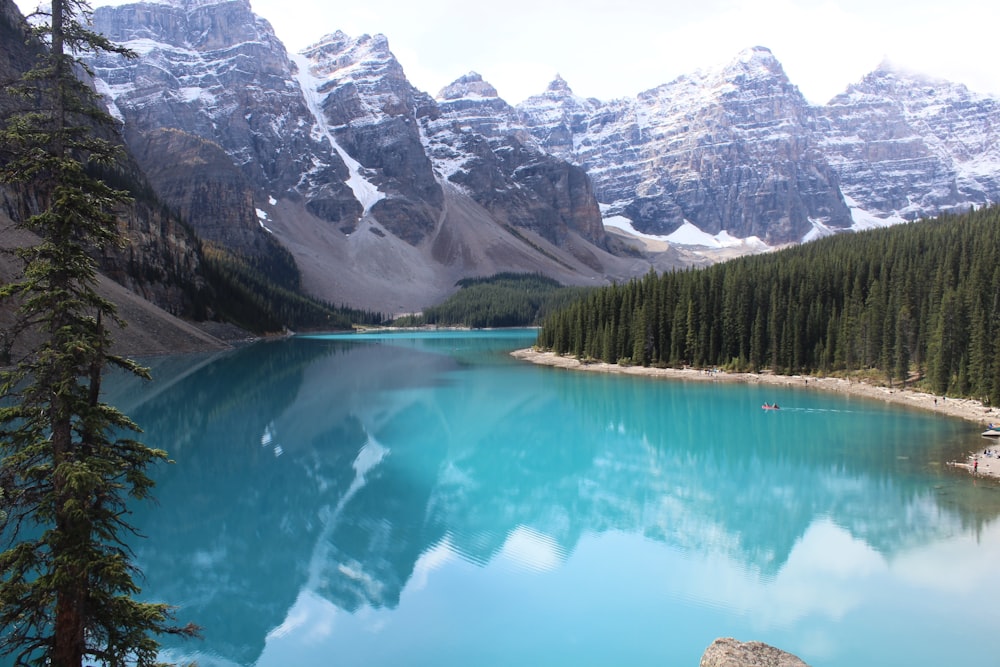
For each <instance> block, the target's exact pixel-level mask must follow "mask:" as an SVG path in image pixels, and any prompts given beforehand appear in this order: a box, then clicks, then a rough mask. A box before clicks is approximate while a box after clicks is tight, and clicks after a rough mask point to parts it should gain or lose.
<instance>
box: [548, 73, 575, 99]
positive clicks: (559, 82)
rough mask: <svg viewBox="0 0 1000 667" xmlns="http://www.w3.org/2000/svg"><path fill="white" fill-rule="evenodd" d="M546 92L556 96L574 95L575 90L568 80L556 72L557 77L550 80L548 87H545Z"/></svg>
mask: <svg viewBox="0 0 1000 667" xmlns="http://www.w3.org/2000/svg"><path fill="white" fill-rule="evenodd" d="M545 92H546V93H551V94H553V95H556V96H572V95H573V90H572V89H571V88H570V87H569V84H568V83H566V80H565V79H564V78H562V76H561V75H559V74H556V78H554V79H552V81H550V82H549V85H548V88H546V89H545Z"/></svg>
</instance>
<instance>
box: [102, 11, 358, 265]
mask: <svg viewBox="0 0 1000 667" xmlns="http://www.w3.org/2000/svg"><path fill="white" fill-rule="evenodd" d="M94 26H95V28H96V29H97V30H98V31H99V32H101V33H103V34H104V35H106V36H108V37H109V38H110V39H112V40H113V41H115V42H118V43H121V44H125V45H127V46H129V47H130V48H132V49H133V50H134V51H136V52H137V53H138V54H139V57H138V58H136V59H135V60H124V59H122V58H119V57H116V56H104V57H101V58H100V59H98V60H96V61H94V62H93V63H92V66H93V68H94V71H95V74H96V75H97V77H98V80H99V87H100V89H101V90H102V91H103V92H104V93H105V94H106V95H107V96H108V98H109V99H110V100H111V102H112V111H113V113H115V114H117V115H118V116H119V117H120V118H121V119H122V121H123V123H124V127H125V131H126V136H127V137H128V139H129V143H130V146H132V147H133V149H134V151H135V152H136V153H137V155H138V156H139V158H140V162H141V164H142V166H143V168H144V169H145V170H146V171H147V172H148V173H149V174H150V175H151V177H152V178H153V184H154V187H156V189H157V191H158V192H159V193H160V195H161V196H162V197H164V199H165V200H166V201H167V202H168V203H169V204H170V205H172V206H173V207H175V208H176V209H178V210H183V211H185V212H186V213H187V215H188V216H189V220H190V222H191V223H192V225H193V226H194V227H195V228H196V229H197V230H198V231H199V233H200V234H203V235H205V236H206V237H207V238H212V239H216V240H220V239H221V238H222V237H227V242H228V243H230V244H231V245H232V247H234V248H235V249H237V250H240V251H248V250H251V249H252V248H254V247H255V246H258V245H260V243H261V240H260V238H255V237H259V236H260V235H261V234H264V233H265V232H263V230H261V229H260V227H259V225H257V224H256V215H255V210H254V206H253V201H252V200H251V202H248V201H247V199H248V196H250V197H251V198H252V197H253V195H251V194H250V193H255V194H256V198H257V199H258V200H259V199H262V198H264V197H265V194H264V193H272V192H275V193H293V194H298V195H300V196H303V197H306V198H308V199H309V200H310V202H311V203H312V204H313V207H314V208H315V210H317V211H319V212H320V213H321V214H322V217H324V218H325V219H327V220H331V221H333V222H340V221H341V220H343V219H347V220H350V221H351V222H353V221H354V220H356V218H357V217H358V216H359V215H360V207H359V206H358V205H357V204H356V202H354V200H353V196H352V195H351V193H350V191H349V189H348V188H347V186H346V185H345V184H344V181H345V180H346V177H347V168H346V166H345V165H344V163H343V161H342V160H341V159H340V157H339V156H338V155H337V154H336V153H335V152H334V151H332V150H331V148H330V146H329V145H328V144H325V143H324V142H323V141H322V139H321V137H318V136H314V132H313V131H312V130H313V125H314V123H313V118H312V114H311V111H310V110H309V108H308V107H307V106H306V104H305V100H304V99H303V97H302V94H301V91H300V90H299V88H298V85H297V84H296V82H295V79H294V76H293V65H292V63H291V61H290V60H289V58H288V55H287V53H286V51H285V49H284V47H283V46H282V45H281V43H280V42H279V41H278V39H277V38H276V37H275V36H274V32H273V30H272V29H271V27H270V25H269V24H268V23H267V22H266V21H264V20H263V19H260V18H258V17H256V16H254V14H253V13H252V11H251V10H250V5H249V3H248V2H246V0H229V1H226V2H218V3H202V2H198V1H197V0H193V1H191V2H181V1H178V2H174V3H138V4H133V5H124V6H121V7H115V8H111V7H101V8H98V9H97V10H96V11H95V12H94ZM163 130H170V131H172V133H168V134H164V133H162V131H163ZM178 131H179V132H180V133H183V134H184V135H187V136H188V139H185V140H184V141H183V142H182V141H181V140H180V136H181V135H180V134H178ZM168 138H169V139H170V141H169V142H167V143H164V142H165V141H166V140H167V139H168ZM198 140H201V141H203V142H207V145H205V146H201V147H195V146H194V145H193V144H194V143H196V142H197V141H198ZM171 146H174V147H177V148H179V149H180V150H181V153H180V154H179V156H178V159H177V160H173V159H171V158H169V157H166V156H169V155H171V153H165V152H163V151H164V149H167V148H170V147H171ZM219 149H221V153H220V151H219ZM195 153H200V155H199V156H198V157H196V158H195V161H194V162H192V161H191V160H190V158H191V157H192V156H193V155H194V154H195ZM222 153H224V156H225V158H224V161H228V162H229V165H222V164H221V163H220V161H219V158H220V157H221V154H222ZM209 156H211V157H209ZM164 162H167V163H169V166H165V165H164ZM231 166H235V167H236V168H237V169H238V170H239V172H240V176H239V177H237V176H236V175H235V174H233V173H232V168H231ZM216 167H217V168H219V172H218V174H219V181H220V182H218V183H211V184H210V183H209V182H208V181H211V180H213V174H214V173H215V168H216ZM185 174H187V176H188V177H187V182H186V183H184V182H182V181H183V180H184V175H185ZM160 176H163V177H164V178H165V179H166V181H165V182H163V183H161V182H160V181H159V180H158V179H159V177H160ZM237 181H242V182H240V183H237ZM187 195H192V196H193V199H192V198H190V197H188V196H187ZM206 196H207V197H209V198H210V199H211V203H212V204H213V205H212V206H210V207H209V208H208V209H207V210H206V209H204V208H202V207H201V206H200V205H199V201H202V202H204V201H207V200H205V197H206ZM199 198H201V199H200V200H199ZM248 203H249V206H248ZM258 203H259V202H258ZM222 211H226V212H227V213H224V214H223V215H224V217H223V218H222V219H220V218H219V217H218V214H219V213H220V212H222ZM220 226H226V227H228V228H229V229H228V230H227V231H226V232H225V233H224V234H221V233H220V231H219V229H220Z"/></svg>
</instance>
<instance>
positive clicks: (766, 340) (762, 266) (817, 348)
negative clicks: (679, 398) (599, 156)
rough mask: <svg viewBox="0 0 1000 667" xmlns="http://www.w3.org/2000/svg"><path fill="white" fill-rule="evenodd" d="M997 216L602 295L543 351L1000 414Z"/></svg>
mask: <svg viewBox="0 0 1000 667" xmlns="http://www.w3.org/2000/svg"><path fill="white" fill-rule="evenodd" d="M998 258H1000V207H991V208H987V209H981V210H979V211H975V212H970V213H967V214H963V215H956V216H945V217H942V218H940V219H938V220H934V221H924V222H918V223H913V224H909V225H903V226H899V227H893V228H890V229H881V230H874V231H868V232H862V233H858V234H847V235H840V236H836V237H831V238H827V239H823V240H820V241H817V242H814V243H809V244H806V245H802V246H798V247H795V248H790V249H787V250H782V251H780V252H775V253H771V254H768V255H758V256H754V257H745V258H741V259H737V260H733V261H730V262H726V263H722V264H717V265H715V266H712V267H709V268H706V269H697V270H695V269H689V270H685V271H678V272H674V273H666V274H663V275H659V276H658V275H656V274H655V273H652V272H650V273H649V274H647V275H646V276H645V277H643V278H641V279H636V280H633V281H631V282H629V283H627V284H620V285H612V286H610V287H607V288H602V289H599V290H596V291H595V292H593V293H592V294H590V295H589V296H587V297H586V298H584V299H581V300H579V301H577V302H575V303H573V304H572V305H571V306H569V307H568V308H566V309H564V310H561V311H559V312H558V313H555V314H553V315H552V316H550V317H549V318H548V319H547V320H546V321H545V323H544V326H543V328H542V330H541V331H540V333H539V338H538V344H539V346H540V347H543V348H546V349H551V350H553V351H556V352H559V353H564V354H565V353H569V354H574V355H576V356H577V357H580V358H593V359H601V360H604V361H608V362H611V363H615V362H617V363H626V364H636V365H654V366H673V367H676V366H688V365H689V366H695V367H713V366H718V367H725V368H728V369H733V370H750V371H760V370H762V369H770V370H772V371H774V372H776V373H786V374H790V373H824V374H829V373H852V372H867V373H869V374H870V373H877V375H879V376H881V378H882V379H883V380H885V381H887V382H889V383H890V384H891V383H894V382H899V383H906V382H908V381H914V380H918V381H920V382H921V384H922V386H924V387H925V388H926V389H928V390H930V391H933V392H934V393H938V394H951V395H958V396H972V397H975V398H979V399H982V400H984V401H987V402H989V403H991V404H1000V261H998Z"/></svg>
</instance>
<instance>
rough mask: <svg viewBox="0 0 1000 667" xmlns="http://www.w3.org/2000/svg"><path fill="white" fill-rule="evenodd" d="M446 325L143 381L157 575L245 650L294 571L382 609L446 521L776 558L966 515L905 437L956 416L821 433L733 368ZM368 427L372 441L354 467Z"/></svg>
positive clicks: (239, 656) (856, 422)
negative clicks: (823, 534) (599, 354)
mask: <svg viewBox="0 0 1000 667" xmlns="http://www.w3.org/2000/svg"><path fill="white" fill-rule="evenodd" d="M459 345H460V343H458V342H455V341H449V342H448V343H442V342H440V341H432V342H430V343H419V344H412V345H411V344H405V343H402V342H401V343H400V344H389V345H386V344H378V343H372V344H350V343H343V342H338V341H315V340H314V341H301V340H291V341H283V342H278V343H273V344H267V345H259V346H253V347H251V348H247V349H245V350H241V351H239V352H237V353H234V354H229V355H224V356H222V357H221V358H218V359H216V360H214V361H212V362H211V363H209V364H207V365H205V366H204V367H202V368H200V369H198V370H197V371H195V372H191V373H188V374H186V375H185V374H184V373H177V377H178V378H179V379H178V380H177V381H176V382H173V383H172V384H170V385H169V388H167V389H163V388H159V389H158V395H157V396H156V398H155V401H150V402H148V403H142V401H141V400H138V399H137V400H136V401H135V402H136V405H137V406H138V407H137V408H136V409H135V410H133V411H132V412H131V414H132V415H133V416H134V417H135V419H136V420H137V421H138V423H140V424H141V425H142V426H143V427H144V428H146V430H147V434H148V435H147V438H146V440H147V441H148V442H149V443H150V444H152V445H155V446H160V447H164V448H165V449H167V450H168V451H170V452H171V454H172V456H173V457H174V458H176V459H178V460H179V463H178V465H176V466H171V467H168V468H166V469H165V470H163V472H162V475H160V484H159V486H158V488H157V490H156V495H157V497H158V498H159V499H160V505H159V506H158V507H156V508H153V509H149V508H140V511H141V512H143V513H147V512H148V514H147V515H146V516H140V518H139V521H138V523H139V524H140V525H142V526H144V527H145V530H146V532H147V533H149V534H150V535H151V538H152V539H151V540H149V541H148V542H140V543H139V544H138V550H139V552H138V553H139V560H140V566H141V567H142V569H143V570H144V571H145V572H146V573H147V576H148V581H147V586H146V588H147V590H148V591H149V593H150V596H151V597H153V598H155V599H162V600H167V601H172V602H178V603H182V604H184V610H183V614H184V617H183V618H182V619H181V620H187V619H188V617H189V616H190V618H191V619H192V620H194V621H196V622H198V623H201V624H202V625H204V626H205V630H206V635H207V643H208V645H210V646H211V651H212V652H216V653H219V654H222V655H225V656H227V657H228V658H230V659H233V660H235V661H237V662H239V663H241V664H249V663H251V662H253V661H254V660H255V659H256V657H257V656H258V655H259V654H260V651H261V649H262V647H263V643H264V640H265V637H266V634H267V632H269V631H270V630H271V629H273V628H274V627H276V626H278V625H279V624H280V623H281V622H282V621H283V620H285V614H286V612H287V611H288V609H290V608H291V607H292V605H293V603H294V601H295V599H296V596H297V595H298V594H299V592H300V591H301V590H302V589H303V588H305V587H309V588H311V589H312V590H314V592H316V593H318V594H320V595H322V596H323V597H325V598H327V599H328V600H330V601H332V602H333V603H334V604H336V605H337V606H338V607H340V608H342V609H345V610H348V611H353V610H356V609H359V608H361V607H363V606H366V605H367V606H372V607H383V606H388V607H392V606H395V605H396V604H398V601H399V598H400V594H401V592H402V590H403V588H404V587H405V585H406V583H407V581H408V579H409V578H410V577H411V576H412V573H413V570H414V566H415V564H416V563H417V561H418V559H419V557H420V556H421V554H423V553H425V552H426V551H427V550H429V549H430V548H432V547H433V546H435V545H437V544H439V543H440V542H441V541H442V540H447V541H448V544H449V545H450V546H451V547H452V548H453V549H455V550H456V551H457V552H458V553H460V554H461V555H462V556H463V557H465V558H467V559H469V560H470V561H473V562H479V563H485V562H488V561H489V560H491V559H492V558H493V557H495V556H496V555H497V554H498V553H499V552H500V551H501V549H502V548H503V547H504V544H505V542H506V541H507V540H508V538H510V536H511V535H514V534H515V533H516V532H517V531H518V530H519V528H522V527H527V528H531V529H534V530H536V531H538V532H540V533H544V534H545V535H547V536H548V537H550V538H552V539H553V540H555V541H556V542H557V543H558V545H557V549H556V550H557V552H558V553H560V554H567V553H571V552H572V551H573V549H574V548H575V546H576V544H577V543H578V541H579V539H580V537H581V536H582V535H584V534H587V533H599V532H602V531H607V530H620V531H627V532H632V533H638V534H643V535H646V536H648V537H649V538H651V539H655V540H658V541H661V542H663V543H665V544H668V545H670V546H671V547H675V548H680V549H684V550H689V551H691V552H693V553H706V554H725V555H727V556H728V557H730V558H732V559H733V560H735V561H737V562H740V563H744V564H745V565H746V567H747V568H748V569H749V570H750V571H755V572H758V573H759V574H761V575H763V576H773V575H774V574H776V573H777V572H778V571H779V570H780V568H781V567H782V565H783V564H784V562H785V561H786V560H787V558H788V555H789V553H790V552H791V550H792V548H793V546H794V545H795V543H796V542H797V541H798V540H799V539H800V538H801V537H802V535H803V534H804V533H805V531H806V530H807V529H808V528H809V526H810V525H811V524H812V523H814V522H815V521H817V520H818V519H819V518H821V517H823V518H828V519H829V520H830V521H832V522H834V523H836V524H837V525H840V526H842V527H844V528H846V529H847V530H849V531H850V532H851V533H852V534H853V535H855V536H857V537H859V538H861V539H864V540H865V541H867V542H868V543H869V544H871V545H872V546H873V547H875V548H877V549H879V550H881V551H883V552H884V553H892V552H894V551H898V550H900V549H902V548H904V547H907V546H911V545H914V544H920V543H923V542H926V541H928V540H931V539H934V538H936V537H938V536H939V535H940V534H942V532H945V531H951V530H953V528H954V525H953V524H956V523H959V522H960V521H961V520H962V518H963V517H967V516H969V512H968V510H967V509H966V508H965V503H964V502H962V501H960V500H954V501H953V500H952V499H953V498H956V497H957V495H958V494H956V495H953V496H947V497H945V496H943V495H942V493H943V492H941V491H938V492H937V493H934V492H931V491H929V489H930V488H932V481H933V480H931V479H930V478H929V475H928V473H927V472H926V471H925V467H924V465H923V463H922V461H923V460H925V459H921V458H919V457H916V456H914V457H911V458H901V457H905V456H907V455H909V454H910V453H912V450H913V447H914V444H913V442H912V438H913V427H914V422H916V423H917V424H918V430H921V429H923V430H927V431H934V432H936V431H935V429H940V430H939V432H940V434H941V437H942V439H944V438H947V437H951V436H950V432H949V430H948V427H943V428H942V427H940V424H941V423H940V422H937V421H935V420H931V419H927V418H923V417H921V416H914V415H907V414H900V413H895V412H886V413H885V415H880V416H878V417H877V418H876V419H874V420H870V419H865V420H861V419H852V418H851V417H849V416H847V417H844V418H843V419H840V418H838V419H837V420H836V421H835V423H836V424H837V428H836V430H835V432H834V429H832V428H830V424H831V423H834V422H831V421H830V420H828V419H826V418H821V417H817V415H819V414H820V413H809V412H804V411H803V412H796V411H793V410H788V411H786V412H783V413H782V414H780V415H773V414H766V413H763V412H762V411H761V410H759V405H760V403H761V402H763V400H764V398H765V397H764V395H763V394H760V393H755V390H754V388H752V387H746V386H738V385H721V384H720V385H712V384H695V383H674V382H648V381H635V380H634V379H631V378H623V377H617V376H598V375H589V374H588V375H581V374H574V373H569V372H562V371H553V370H551V369H533V368H530V367H524V366H512V365H506V366H503V365H497V366H495V367H491V368H490V369H489V370H488V372H480V371H477V370H475V369H473V370H472V372H469V373H465V374H462V375H461V376H458V375H455V374H454V371H456V370H458V369H460V368H463V367H465V366H466V364H468V363H470V362H471V361H472V360H473V359H475V358H476V357H475V355H477V354H482V353H484V352H486V351H485V350H482V349H476V350H474V351H473V352H469V351H468V348H464V347H462V348H460V347H459ZM441 353H446V354H441ZM769 391H770V392H771V393H770V394H769V395H767V396H766V398H767V399H768V400H774V398H775V397H774V391H773V390H769ZM816 396H817V395H813V394H809V393H808V392H803V393H802V394H801V395H796V397H795V400H794V403H795V404H796V405H802V406H808V405H809V401H813V402H815V403H816V404H817V405H818V400H817V398H816ZM828 398H829V397H827V396H823V397H822V400H823V401H826V400H827V399H828ZM777 399H778V400H779V402H782V403H783V404H785V403H787V401H785V397H784V396H783V395H782V396H778V397H777ZM807 399H808V400H807ZM705 405H710V406H711V409H706V408H705ZM866 407H867V406H866ZM846 408H847V409H851V410H860V409H861V408H859V407H858V406H857V405H856V404H853V403H852V404H850V405H848V406H846ZM473 410H474V411H475V413H474V414H470V412H471V411H473ZM876 410H877V409H876ZM817 424H819V425H821V428H825V429H826V430H827V432H823V431H822V430H820V431H817V430H816V427H817ZM873 424H874V426H873ZM873 430H874V431H875V433H873ZM873 437H874V438H876V439H877V440H876V441H875V442H873V443H872V446H871V447H864V448H861V449H860V450H859V449H858V447H857V446H856V443H857V442H859V441H868V440H871V439H872V438H873ZM865 439H868V440H865ZM373 443H374V445H377V446H380V447H384V448H386V450H387V452H388V453H387V454H386V455H385V456H384V458H382V459H381V460H380V461H379V462H378V464H377V465H375V466H373V467H372V468H371V469H368V470H366V471H365V475H364V479H363V484H360V485H359V482H360V481H362V480H359V472H358V470H357V469H356V468H355V466H356V461H357V460H358V457H359V452H361V451H362V449H363V448H364V447H366V446H374V445H373ZM279 448H280V449H279ZM278 453H280V455H276V454H278ZM958 488H964V487H963V486H962V485H959V487H958ZM979 495H982V494H979ZM942 509H944V510H946V511H944V512H942V511H941V510H942ZM988 514H989V512H986V513H984V514H983V517H984V518H985V517H986V516H987V515H988ZM996 515H997V513H996V512H995V511H993V513H992V515H991V516H993V517H995V516H996Z"/></svg>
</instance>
